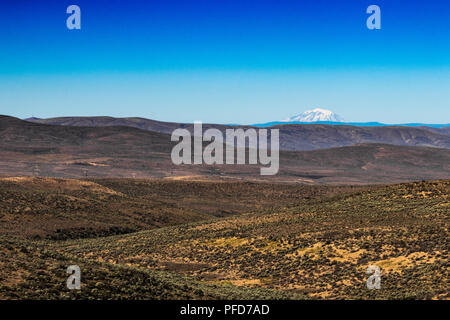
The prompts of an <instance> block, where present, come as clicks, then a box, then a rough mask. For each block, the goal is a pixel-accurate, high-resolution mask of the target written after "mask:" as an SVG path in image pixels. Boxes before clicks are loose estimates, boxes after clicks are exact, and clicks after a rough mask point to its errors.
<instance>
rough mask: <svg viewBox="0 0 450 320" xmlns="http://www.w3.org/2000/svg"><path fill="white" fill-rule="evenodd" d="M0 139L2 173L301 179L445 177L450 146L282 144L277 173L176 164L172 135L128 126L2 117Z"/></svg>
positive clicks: (354, 181) (370, 180)
mask: <svg viewBox="0 0 450 320" xmlns="http://www.w3.org/2000/svg"><path fill="white" fill-rule="evenodd" d="M355 130H356V129H355ZM392 130H394V129H392ZM324 134H325V133H324ZM0 138H1V140H0V176H3V177H8V176H9V177H11V176H33V175H34V176H46V177H61V178H81V177H95V178H100V177H124V178H125V177H126V178H164V177H170V178H172V179H192V178H195V177H197V178H199V179H227V178H232V179H245V180H265V181H272V182H274V181H278V182H298V183H306V184H325V183H326V184H368V183H393V182H404V181H415V180H432V179H446V178H450V149H445V148H444V149H443V148H434V147H417V146H416V147H410V146H394V145H387V144H367V143H366V144H358V145H353V146H348V147H339V148H331V149H322V150H313V151H281V152H280V164H279V166H280V170H279V173H278V174H277V175H275V176H269V177H264V176H261V175H260V167H261V166H260V165H180V166H176V165H174V164H173V163H172V161H171V159H170V152H171V150H172V147H173V145H174V142H171V141H170V136H169V135H167V134H163V133H157V132H153V131H145V130H140V129H136V128H131V127H76V126H53V125H43V124H36V123H31V122H26V121H22V120H19V119H15V118H11V117H1V118H0ZM305 141H311V140H305Z"/></svg>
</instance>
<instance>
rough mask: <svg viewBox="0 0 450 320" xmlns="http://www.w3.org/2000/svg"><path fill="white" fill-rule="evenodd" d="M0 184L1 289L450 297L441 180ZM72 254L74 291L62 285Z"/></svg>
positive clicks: (11, 292) (60, 294)
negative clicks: (374, 269)
mask: <svg viewBox="0 0 450 320" xmlns="http://www.w3.org/2000/svg"><path fill="white" fill-rule="evenodd" d="M0 186H1V189H0V190H1V197H0V199H1V201H0V204H1V208H0V226H1V227H0V257H1V259H0V298H6V299H23V298H30V299H80V298H81V299H106V298H110V299H123V298H125V299H143V298H147V299H183V298H184V299H342V298H345V299H449V298H450V297H449V288H448V283H449V279H450V274H449V270H450V269H449V266H448V263H449V251H448V250H449V247H450V246H449V239H450V237H449V236H450V235H449V227H450V226H449V221H450V219H449V218H450V216H449V215H450V208H449V206H450V198H449V197H450V181H449V180H441V181H430V182H413V183H406V184H397V185H378V186H366V187H332V186H307V185H292V184H280V183H276V184H268V183H241V182H238V181H234V182H232V181H228V182H220V181H218V182H213V181H209V182H200V181H165V180H148V181H144V180H137V181H135V180H133V179H99V180H95V181H93V180H72V179H48V178H46V179H42V178H22V179H17V178H15V179H10V178H7V179H2V180H1V181H0ZM56 190H58V191H56ZM208 195H209V196H208ZM224 211H226V212H224ZM217 215H219V216H217ZM115 226H121V227H122V228H123V229H114V227H115ZM55 228H57V229H55ZM126 228H127V229H126ZM133 228H134V229H133ZM139 230H141V231H139ZM72 264H76V265H79V266H80V268H81V270H82V274H83V276H82V279H83V280H82V289H81V291H69V290H67V288H65V280H66V277H67V275H66V273H65V270H66V268H67V266H69V265H72ZM369 265H376V266H378V267H380V269H381V289H380V290H368V289H367V288H366V279H367V277H368V275H367V273H366V270H367V267H368V266H369Z"/></svg>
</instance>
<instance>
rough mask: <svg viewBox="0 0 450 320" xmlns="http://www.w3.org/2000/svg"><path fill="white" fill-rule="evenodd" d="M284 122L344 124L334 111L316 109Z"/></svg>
mask: <svg viewBox="0 0 450 320" xmlns="http://www.w3.org/2000/svg"><path fill="white" fill-rule="evenodd" d="M281 121H282V122H294V121H298V122H316V121H333V122H343V121H344V119H342V118H341V117H340V116H339V115H337V114H336V113H334V112H333V111H330V110H326V109H320V108H315V109H313V110H308V111H305V112H303V113H300V114H299V115H296V116H293V117H290V118H287V119H285V120H281Z"/></svg>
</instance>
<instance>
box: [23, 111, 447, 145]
mask: <svg viewBox="0 0 450 320" xmlns="http://www.w3.org/2000/svg"><path fill="white" fill-rule="evenodd" d="M29 121H32V122H35V123H41V124H52V125H60V126H81V127H107V126H126V127H133V128H138V129H142V130H148V131H154V132H159V133H166V134H171V133H172V132H173V130H175V129H177V128H186V129H188V130H190V131H191V132H193V125H192V124H186V123H174V122H162V121H155V120H150V119H145V118H112V117H61V118H50V119H29ZM203 127H204V129H209V128H212V127H214V128H217V129H219V130H221V131H223V132H224V131H225V129H228V128H238V127H239V128H244V129H246V128H250V127H249V126H229V125H228V126H226V125H215V124H214V125H213V124H203ZM270 128H272V129H279V130H280V148H281V150H290V151H304V150H317V149H327V148H337V147H344V146H352V145H355V144H361V143H380V144H393V145H398V146H422V147H438V148H450V136H449V135H448V134H449V128H448V127H444V128H431V127H406V126H381V127H357V126H350V125H327V124H284V125H276V126H273V127H270Z"/></svg>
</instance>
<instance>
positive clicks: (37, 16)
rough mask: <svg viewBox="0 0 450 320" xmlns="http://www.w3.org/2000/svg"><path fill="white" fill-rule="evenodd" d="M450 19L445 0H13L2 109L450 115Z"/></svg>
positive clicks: (0, 18) (409, 117)
mask: <svg viewBox="0 0 450 320" xmlns="http://www.w3.org/2000/svg"><path fill="white" fill-rule="evenodd" d="M70 4H77V5H79V6H80V8H81V14H82V19H81V25H82V28H81V30H68V29H67V28H66V18H67V16H68V15H67V14H66V8H67V6H68V5H70ZM371 4H377V5H379V6H380V8H381V17H382V22H381V23H382V29H381V30H368V29H367V27H366V19H367V17H368V15H367V14H366V12H365V11H366V8H367V7H368V6H369V5H371ZM449 18H450V3H449V2H448V1H437V0H432V1H407V2H406V1H401V0H389V1H375V0H372V1H365V0H360V1H359V0H353V1H350V0H349V1H330V0H329V1H321V0H305V1H301V0H297V1H283V0H282V1H264V0H259V1H249V0H247V1H245V0H241V1H233V0H228V1H225V0H223V1H214V0H203V1H200V0H197V1H188V0H185V1H174V0H160V1H125V0H123V1H117V0H116V1H114V0H109V1H98V0H97V1H95V0H89V1H82V0H71V1H63V0H55V1H38V0H34V1H31V0H28V1H24V0H16V1H10V2H8V3H6V2H2V3H1V4H0V41H1V50H0V113H1V114H8V115H13V116H17V117H20V118H24V117H29V116H37V117H55V116H69V115H78V116H81V115H84V116H90V115H110V116H141V117H148V118H153V119H157V120H164V121H179V122H192V121H194V120H202V121H204V122H215V123H260V122H267V121H272V120H279V119H283V118H286V117H288V116H292V115H294V114H298V113H300V112H302V111H305V110H307V109H311V108H315V107H320V108H326V109H331V110H333V111H335V112H336V113H338V114H340V115H341V116H342V117H344V119H345V120H347V121H361V122H363V121H380V122H385V123H405V122H425V123H449V122H450V19H449Z"/></svg>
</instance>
